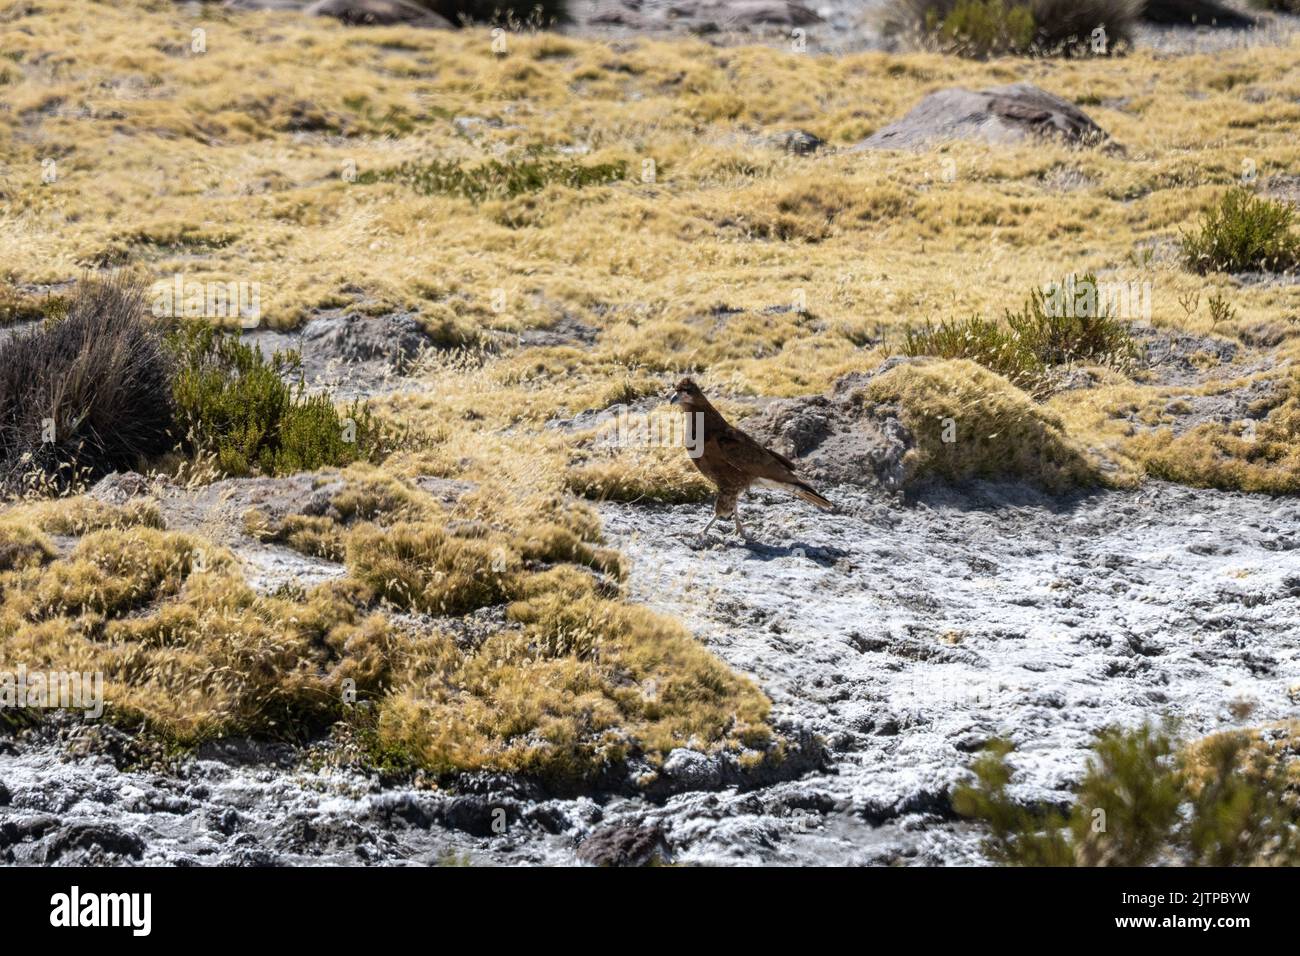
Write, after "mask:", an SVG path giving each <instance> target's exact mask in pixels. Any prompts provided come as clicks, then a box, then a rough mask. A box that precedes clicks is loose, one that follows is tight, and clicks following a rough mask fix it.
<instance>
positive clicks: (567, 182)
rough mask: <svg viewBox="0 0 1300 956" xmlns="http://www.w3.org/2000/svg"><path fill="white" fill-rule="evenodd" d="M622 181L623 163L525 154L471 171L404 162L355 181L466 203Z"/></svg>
mask: <svg viewBox="0 0 1300 956" xmlns="http://www.w3.org/2000/svg"><path fill="white" fill-rule="evenodd" d="M626 176H627V164H626V163H622V162H618V163H600V164H597V165H594V166H584V165H582V164H581V163H577V162H573V161H571V160H554V159H541V158H538V157H536V156H533V155H528V156H523V157H515V158H512V159H506V160H499V159H490V160H488V161H487V162H486V163H482V164H480V165H478V166H471V167H465V166H461V165H460V164H458V163H453V162H444V161H443V160H437V159H435V160H430V161H428V162H407V163H402V164H401V165H400V166H394V167H391V168H389V169H381V170H375V171H371V172H366V173H362V174H361V175H360V176H358V177H357V182H359V183H363V184H364V183H376V182H397V183H402V184H403V185H405V186H408V187H410V188H411V189H413V190H415V192H417V193H419V194H421V195H423V196H432V195H447V196H460V197H461V198H463V199H468V200H470V201H471V202H484V201H485V200H488V199H510V198H512V197H514V196H518V195H520V194H522V193H531V192H538V191H539V190H542V189H545V188H546V187H547V186H549V185H551V184H552V183H555V184H558V185H561V186H568V187H569V188H571V189H581V188H583V187H584V186H604V185H607V184H609V183H613V182H618V181H619V180H622V179H624V178H626Z"/></svg>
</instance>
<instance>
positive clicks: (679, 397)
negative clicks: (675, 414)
mask: <svg viewBox="0 0 1300 956" xmlns="http://www.w3.org/2000/svg"><path fill="white" fill-rule="evenodd" d="M681 400H682V393H681V392H673V395H672V398H670V399H668V404H670V405H676V404H677V403H678V402H680V401H681Z"/></svg>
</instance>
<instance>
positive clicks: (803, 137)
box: [776, 129, 826, 156]
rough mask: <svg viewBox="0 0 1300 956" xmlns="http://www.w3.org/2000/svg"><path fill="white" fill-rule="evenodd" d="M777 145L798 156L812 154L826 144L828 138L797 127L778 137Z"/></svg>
mask: <svg viewBox="0 0 1300 956" xmlns="http://www.w3.org/2000/svg"><path fill="white" fill-rule="evenodd" d="M776 145H778V146H780V147H781V148H782V149H784V150H785V151H786V152H787V153H794V155H796V156H811V155H812V154H813V153H815V152H817V150H819V149H821V148H822V147H823V146H825V145H826V140H824V139H822V138H821V137H820V136H816V135H814V134H812V133H810V132H808V131H807V130H802V129H795V130H791V131H790V132H788V133H783V134H782V135H780V136H778V137H776Z"/></svg>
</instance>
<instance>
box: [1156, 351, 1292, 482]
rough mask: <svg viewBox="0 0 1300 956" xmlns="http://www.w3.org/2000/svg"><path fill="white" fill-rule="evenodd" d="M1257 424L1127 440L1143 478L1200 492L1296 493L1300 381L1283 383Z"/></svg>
mask: <svg viewBox="0 0 1300 956" xmlns="http://www.w3.org/2000/svg"><path fill="white" fill-rule="evenodd" d="M1254 414H1255V415H1257V416H1258V417H1257V418H1254V417H1253V418H1250V419H1245V420H1242V421H1237V422H1232V423H1229V424H1228V425H1222V424H1219V423H1216V422H1203V423H1201V424H1199V425H1196V426H1194V427H1193V428H1191V429H1188V430H1187V431H1185V432H1183V433H1182V434H1180V435H1174V434H1173V432H1172V431H1171V430H1169V429H1167V428H1162V429H1158V430H1155V431H1152V432H1147V433H1144V434H1141V435H1138V436H1136V437H1134V438H1133V439H1132V442H1131V446H1132V450H1133V453H1134V454H1135V455H1136V456H1137V457H1138V458H1139V459H1140V460H1141V461H1142V462H1143V464H1144V466H1145V468H1146V471H1147V473H1148V474H1150V475H1152V476H1153V477H1156V478H1163V479H1164V480H1166V481H1176V482H1179V483H1180V484H1186V485H1195V486H1200V487H1205V488H1223V489H1227V490H1234V491H1254V492H1263V493H1266V494H1295V493H1297V492H1300V380H1298V379H1297V378H1295V377H1294V376H1292V377H1291V378H1289V379H1287V380H1286V381H1285V382H1284V383H1283V384H1282V387H1281V389H1279V390H1278V391H1277V392H1276V393H1275V396H1274V397H1273V398H1272V399H1268V400H1265V403H1264V404H1263V405H1262V407H1259V408H1256V409H1254Z"/></svg>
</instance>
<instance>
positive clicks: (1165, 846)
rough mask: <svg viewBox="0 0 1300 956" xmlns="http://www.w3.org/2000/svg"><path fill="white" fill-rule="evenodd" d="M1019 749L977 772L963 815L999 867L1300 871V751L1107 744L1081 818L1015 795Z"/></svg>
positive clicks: (1231, 739) (1158, 742) (1104, 740)
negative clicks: (984, 835) (1014, 762)
mask: <svg viewBox="0 0 1300 956" xmlns="http://www.w3.org/2000/svg"><path fill="white" fill-rule="evenodd" d="M1011 749H1012V748H1011V745H1010V744H1008V743H1006V742H998V743H995V744H994V745H992V746H991V747H990V748H989V749H988V751H987V752H986V753H985V754H984V755H983V756H981V757H980V758H979V759H978V760H976V761H975V763H974V765H973V767H972V768H971V769H972V770H973V771H974V774H975V780H974V781H973V782H970V783H966V784H963V785H961V786H960V787H958V788H957V790H956V791H955V792H954V794H953V806H954V807H955V808H956V810H957V812H958V813H960V814H962V815H963V816H967V817H971V818H973V819H975V820H977V821H979V822H980V823H982V824H983V825H984V826H985V827H987V829H988V839H987V841H986V847H987V849H988V851H989V853H990V855H991V856H992V857H993V858H994V859H995V860H997V861H999V862H1003V863H1011V864H1015V865H1022V866H1148V865H1152V864H1183V865H1188V864H1190V865H1205V866H1243V865H1257V864H1272V865H1291V866H1294V865H1295V864H1296V863H1297V862H1300V802H1298V801H1297V792H1298V791H1300V787H1298V786H1297V783H1298V782H1300V760H1297V757H1296V754H1295V752H1294V750H1295V748H1294V746H1282V745H1278V744H1269V743H1264V742H1263V740H1262V737H1261V736H1260V735H1259V734H1250V733H1235V732H1234V733H1226V734H1219V735H1216V736H1214V737H1210V738H1207V739H1205V740H1203V741H1199V742H1197V743H1195V744H1193V745H1191V746H1189V747H1184V748H1181V749H1179V748H1178V747H1177V746H1176V742H1175V741H1174V740H1173V739H1172V737H1171V736H1170V735H1169V734H1168V733H1167V732H1164V731H1159V730H1155V729H1153V728H1151V727H1149V726H1144V727H1141V728H1138V729H1136V730H1130V731H1122V730H1115V729H1112V730H1108V731H1105V732H1104V733H1102V734H1100V735H1099V736H1098V739H1097V742H1096V743H1095V744H1094V746H1093V753H1092V755H1091V757H1090V758H1089V761H1088V769H1087V773H1086V774H1085V776H1084V778H1083V781H1082V783H1081V784H1080V786H1079V788H1078V791H1077V794H1076V802H1075V804H1074V807H1073V809H1072V810H1071V811H1070V813H1069V814H1068V815H1067V814H1062V813H1060V812H1057V811H1054V810H1049V811H1046V812H1044V811H1041V810H1039V809H1037V808H1032V807H1026V806H1023V805H1021V804H1019V803H1017V802H1016V801H1015V800H1013V799H1012V797H1011V796H1010V795H1009V793H1008V790H1007V788H1008V784H1009V783H1010V782H1011V779H1012V777H1013V775H1014V771H1013V770H1012V768H1011V767H1010V766H1009V765H1008V763H1007V756H1008V754H1010V753H1011Z"/></svg>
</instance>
